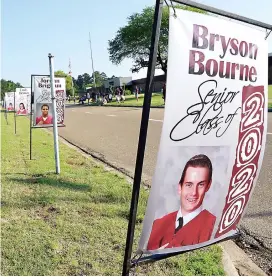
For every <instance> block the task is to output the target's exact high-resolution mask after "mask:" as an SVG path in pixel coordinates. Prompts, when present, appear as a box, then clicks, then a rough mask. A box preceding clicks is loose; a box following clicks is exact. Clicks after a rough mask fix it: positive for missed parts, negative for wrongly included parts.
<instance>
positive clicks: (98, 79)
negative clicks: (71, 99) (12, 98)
mask: <svg viewBox="0 0 272 277" xmlns="http://www.w3.org/2000/svg"><path fill="white" fill-rule="evenodd" d="M55 77H65V79H66V94H67V95H72V94H73V89H72V81H73V85H74V92H75V94H78V92H82V91H85V90H86V88H87V87H95V86H96V87H103V82H104V81H105V80H107V79H109V77H107V75H106V73H104V72H99V71H95V72H94V74H91V75H90V74H88V73H84V74H81V75H78V76H77V78H74V77H71V76H70V75H69V74H68V73H65V72H64V71H63V70H57V71H55ZM114 77H115V76H112V77H110V78H114ZM94 79H95V82H94ZM22 87H23V86H22V85H21V84H20V83H19V82H13V81H11V80H5V79H1V99H4V96H5V93H6V92H10V91H15V90H16V88H22Z"/></svg>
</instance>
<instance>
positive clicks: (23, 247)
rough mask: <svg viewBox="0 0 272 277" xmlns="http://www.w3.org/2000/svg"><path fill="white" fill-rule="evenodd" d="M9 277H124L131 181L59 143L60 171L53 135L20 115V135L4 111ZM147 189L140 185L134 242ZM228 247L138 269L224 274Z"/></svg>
mask: <svg viewBox="0 0 272 277" xmlns="http://www.w3.org/2000/svg"><path fill="white" fill-rule="evenodd" d="M1 116H2V132H1V136H2V155H1V159H2V176H1V178H2V199H1V206H2V216H1V228H2V241H1V242H2V243H1V248H2V250H1V251H2V259H1V268H2V275H17V276H22V275H29V276H32V275H35V276H37V275H48V276H52V275H60V276H61V275H121V273H122V262H123V254H124V249H125V241H126V232H127V223H128V213H129V206H130V198H131V185H130V184H128V182H127V181H126V179H125V178H123V177H122V176H121V175H120V174H117V173H116V172H114V171H109V170H105V169H104V168H103V167H102V166H100V165H98V164H97V163H95V162H94V161H93V160H91V159H88V158H86V157H84V156H82V155H81V154H80V153H78V152H77V151H75V150H73V149H71V148H70V147H68V146H67V145H65V144H62V143H61V144H60V158H61V174H60V175H58V176H57V175H56V174H55V173H54V172H55V164H54V155H53V137H52V135H51V134H50V133H48V132H45V131H44V130H41V129H34V130H33V158H34V160H32V161H30V160H29V121H28V119H27V118H23V117H19V118H18V120H17V135H14V125H13V122H12V119H13V115H12V114H9V115H8V119H9V125H7V124H6V122H5V120H4V117H3V113H2V115H1ZM147 198H148V191H146V190H143V189H142V190H141V195H140V200H139V208H138V215H137V224H136V231H135V244H134V250H136V243H137V242H138V240H139V235H140V232H141V228H142V220H143V217H144V213H145V209H146V202H147ZM221 256H222V253H221V248H220V247H219V246H212V247H208V248H205V249H203V250H198V251H193V252H191V253H189V254H183V255H179V256H178V257H173V258H169V259H166V260H164V261H160V262H156V263H153V264H148V265H144V266H139V267H137V269H136V274H137V275H179V276H181V275H223V274H224V271H223V269H222V263H221Z"/></svg>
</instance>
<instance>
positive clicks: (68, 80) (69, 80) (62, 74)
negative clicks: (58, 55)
mask: <svg viewBox="0 0 272 277" xmlns="http://www.w3.org/2000/svg"><path fill="white" fill-rule="evenodd" d="M55 77H64V78H65V84H66V94H67V95H72V93H73V91H72V77H71V76H70V75H69V74H67V73H65V72H64V71H62V70H57V71H55Z"/></svg>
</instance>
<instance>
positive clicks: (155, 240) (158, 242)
mask: <svg viewBox="0 0 272 277" xmlns="http://www.w3.org/2000/svg"><path fill="white" fill-rule="evenodd" d="M177 213H178V211H176V212H173V213H170V214H168V215H165V216H164V217H162V218H159V219H156V220H154V222H153V226H152V231H151V234H150V237H149V241H148V244H147V250H156V249H158V248H160V247H162V246H164V245H165V244H167V243H169V244H168V245H167V246H166V247H165V248H172V247H180V246H186V245H193V244H197V243H201V242H205V241H208V240H209V239H210V237H211V234H212V231H213V227H214V223H215V220H216V217H215V216H214V215H212V214H211V213H210V212H208V211H207V210H203V211H201V212H200V213H199V214H198V215H197V216H196V217H195V218H193V219H192V220H191V221H189V222H188V223H187V224H185V225H184V226H183V227H182V228H181V229H180V230H179V231H178V232H177V233H176V234H175V221H176V217H177Z"/></svg>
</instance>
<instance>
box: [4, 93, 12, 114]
mask: <svg viewBox="0 0 272 277" xmlns="http://www.w3.org/2000/svg"><path fill="white" fill-rule="evenodd" d="M4 105H5V109H6V112H14V92H13V91H11V92H6V93H5V99H4Z"/></svg>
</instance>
